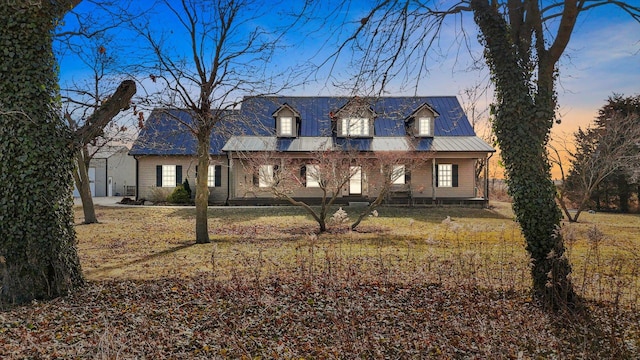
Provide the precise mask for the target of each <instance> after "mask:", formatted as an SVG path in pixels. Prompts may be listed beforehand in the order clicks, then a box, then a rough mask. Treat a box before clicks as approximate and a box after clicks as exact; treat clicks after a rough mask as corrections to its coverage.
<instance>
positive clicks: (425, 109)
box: [406, 103, 440, 137]
mask: <svg viewBox="0 0 640 360" xmlns="http://www.w3.org/2000/svg"><path fill="white" fill-rule="evenodd" d="M438 116H440V114H438V112H436V111H435V110H434V109H433V108H432V107H431V106H429V104H427V103H425V104H423V105H421V106H420V107H418V108H417V109H416V110H415V111H414V112H413V113H411V115H409V117H407V120H406V124H407V134H410V135H413V136H415V137H433V134H434V132H435V122H436V117H438Z"/></svg>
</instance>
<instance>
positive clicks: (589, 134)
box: [558, 115, 640, 222]
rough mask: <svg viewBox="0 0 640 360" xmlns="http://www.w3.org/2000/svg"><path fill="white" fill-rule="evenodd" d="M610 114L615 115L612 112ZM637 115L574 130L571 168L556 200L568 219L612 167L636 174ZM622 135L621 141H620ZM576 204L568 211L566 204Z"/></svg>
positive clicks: (639, 160)
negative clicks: (602, 124) (574, 208)
mask: <svg viewBox="0 0 640 360" xmlns="http://www.w3.org/2000/svg"><path fill="white" fill-rule="evenodd" d="M614 117H616V116H615V115H614ZM638 121H639V119H638V115H627V116H617V117H616V118H612V119H609V121H608V122H607V126H606V127H604V128H587V129H586V130H582V129H579V130H578V131H577V132H576V133H575V134H574V141H575V146H576V150H575V151H574V152H571V153H570V155H571V169H570V171H569V174H568V176H567V178H565V179H563V180H564V181H563V184H562V185H561V189H560V191H559V197H558V198H559V199H558V200H559V202H560V205H561V207H562V209H563V210H564V211H565V215H566V216H567V218H568V219H569V221H571V222H576V221H578V217H579V216H580V214H581V213H582V211H583V210H584V209H585V207H586V205H587V204H588V202H589V200H590V199H591V195H592V194H593V192H594V191H595V190H596V189H597V188H598V186H599V185H600V184H601V183H602V181H604V180H605V179H606V178H607V177H608V176H610V175H612V174H614V173H615V172H616V171H619V170H621V171H624V172H626V173H629V175H630V178H634V176H637V174H636V170H637V169H638V167H640V126H638ZM621 139H624V141H622V142H621V141H620V140H621ZM568 200H570V201H573V202H574V203H575V204H576V212H575V213H574V214H573V215H571V213H570V212H569V210H568V207H567V205H566V202H567V201H568Z"/></svg>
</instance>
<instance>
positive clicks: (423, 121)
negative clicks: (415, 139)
mask: <svg viewBox="0 0 640 360" xmlns="http://www.w3.org/2000/svg"><path fill="white" fill-rule="evenodd" d="M418 135H420V136H431V118H430V117H421V118H418Z"/></svg>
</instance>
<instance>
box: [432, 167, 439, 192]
mask: <svg viewBox="0 0 640 360" xmlns="http://www.w3.org/2000/svg"><path fill="white" fill-rule="evenodd" d="M435 171H436V173H435V174H433V176H435V177H436V187H438V172H440V164H438V163H436V169H435Z"/></svg>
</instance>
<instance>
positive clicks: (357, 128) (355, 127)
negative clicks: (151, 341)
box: [340, 118, 369, 136]
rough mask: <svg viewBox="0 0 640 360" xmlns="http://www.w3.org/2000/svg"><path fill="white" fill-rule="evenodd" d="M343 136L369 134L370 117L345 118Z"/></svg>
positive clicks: (343, 120)
mask: <svg viewBox="0 0 640 360" xmlns="http://www.w3.org/2000/svg"><path fill="white" fill-rule="evenodd" d="M340 135H341V136H369V119H367V118H344V119H342V131H341V134H340Z"/></svg>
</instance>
